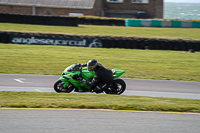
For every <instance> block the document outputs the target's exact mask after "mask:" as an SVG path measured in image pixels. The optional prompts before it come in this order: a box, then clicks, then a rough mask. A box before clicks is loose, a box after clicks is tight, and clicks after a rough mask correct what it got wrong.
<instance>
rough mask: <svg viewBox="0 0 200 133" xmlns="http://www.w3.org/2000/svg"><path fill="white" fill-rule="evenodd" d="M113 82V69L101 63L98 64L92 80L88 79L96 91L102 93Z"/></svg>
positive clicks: (88, 82)
mask: <svg viewBox="0 0 200 133" xmlns="http://www.w3.org/2000/svg"><path fill="white" fill-rule="evenodd" d="M112 82H113V73H112V71H111V70H110V69H107V68H105V67H103V66H102V65H101V64H98V66H97V68H96V70H95V75H94V77H93V79H92V81H87V82H86V83H87V84H88V85H89V86H91V88H92V89H93V91H94V92H96V93H101V92H103V91H104V89H105V88H106V87H108V86H109V85H110V84H111V83H112Z"/></svg>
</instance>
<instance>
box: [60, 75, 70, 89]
mask: <svg viewBox="0 0 200 133" xmlns="http://www.w3.org/2000/svg"><path fill="white" fill-rule="evenodd" d="M59 79H60V80H61V81H62V82H63V83H64V84H63V88H66V87H67V85H68V84H69V82H68V80H67V79H66V78H64V77H60V78H59Z"/></svg>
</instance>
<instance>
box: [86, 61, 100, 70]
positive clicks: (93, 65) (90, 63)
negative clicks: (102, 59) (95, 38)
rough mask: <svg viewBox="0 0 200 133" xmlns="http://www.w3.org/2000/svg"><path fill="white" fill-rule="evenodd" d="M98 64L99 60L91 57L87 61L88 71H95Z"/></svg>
mask: <svg viewBox="0 0 200 133" xmlns="http://www.w3.org/2000/svg"><path fill="white" fill-rule="evenodd" d="M97 66H98V62H97V60H95V59H91V60H89V61H88V63H87V69H88V71H94V70H95V69H96V68H97Z"/></svg>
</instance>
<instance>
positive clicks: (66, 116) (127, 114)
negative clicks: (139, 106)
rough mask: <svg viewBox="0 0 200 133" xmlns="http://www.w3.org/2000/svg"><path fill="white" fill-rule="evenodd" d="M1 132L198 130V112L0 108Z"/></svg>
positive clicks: (171, 132)
mask: <svg viewBox="0 0 200 133" xmlns="http://www.w3.org/2000/svg"><path fill="white" fill-rule="evenodd" d="M0 119H1V120H0V125H1V126H0V133H199V131H200V126H199V125H200V115H199V114H181V113H178V114H177V113H155V112H136V111H106V110H57V109H0Z"/></svg>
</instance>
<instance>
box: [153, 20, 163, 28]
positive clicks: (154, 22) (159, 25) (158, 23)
mask: <svg viewBox="0 0 200 133" xmlns="http://www.w3.org/2000/svg"><path fill="white" fill-rule="evenodd" d="M161 22H162V21H161V20H152V21H151V24H152V25H151V26H152V27H161Z"/></svg>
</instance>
